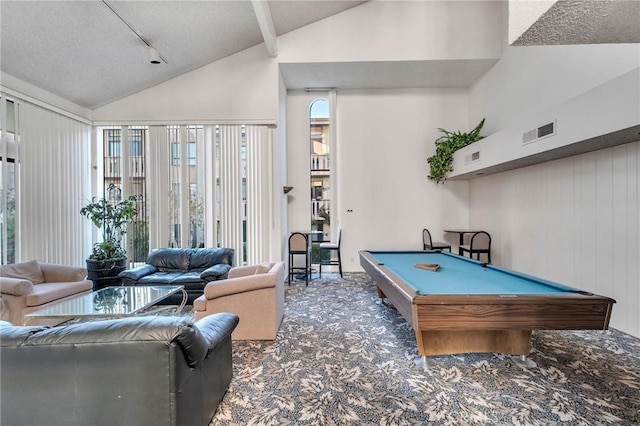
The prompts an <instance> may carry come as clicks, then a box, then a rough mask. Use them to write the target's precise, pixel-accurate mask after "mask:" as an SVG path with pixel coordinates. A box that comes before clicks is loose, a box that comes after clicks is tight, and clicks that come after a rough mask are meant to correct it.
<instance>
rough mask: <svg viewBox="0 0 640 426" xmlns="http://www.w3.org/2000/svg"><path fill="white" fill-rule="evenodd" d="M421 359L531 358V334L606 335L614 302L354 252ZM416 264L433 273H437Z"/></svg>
mask: <svg viewBox="0 0 640 426" xmlns="http://www.w3.org/2000/svg"><path fill="white" fill-rule="evenodd" d="M359 255H360V264H361V265H362V267H363V268H364V270H365V271H366V272H367V273H368V274H369V275H370V276H371V278H372V279H373V281H374V282H375V283H376V285H377V287H378V296H379V297H380V298H383V299H384V298H386V299H387V300H388V301H390V302H391V303H392V304H393V305H394V306H395V307H396V309H398V311H399V312H400V314H401V315H402V316H403V317H404V318H405V319H406V320H407V322H408V323H409V324H410V325H411V326H412V327H413V329H414V331H415V334H416V340H417V344H418V352H419V354H420V355H421V356H422V357H423V358H424V359H425V360H426V358H425V357H426V356H434V355H449V354H456V353H469V352H497V353H504V354H511V355H521V356H522V357H523V358H525V356H526V355H528V354H529V347H530V342H531V332H532V330H577V329H580V330H592V329H598V330H606V329H607V328H608V326H609V319H610V317H611V310H612V308H613V304H614V303H615V300H613V299H610V298H608V297H603V296H598V295H595V294H592V293H588V292H585V291H581V290H578V289H575V288H571V287H567V286H564V285H561V284H557V283H553V282H550V281H546V280H543V279H539V278H535V277H532V276H528V275H525V274H520V273H518V272H514V271H510V270H508V269H504V268H499V267H497V266H493V265H488V264H486V263H482V262H479V261H476V260H472V259H469V258H467V257H462V256H459V255H456V254H451V253H446V252H439V251H360V252H359ZM416 264H435V265H439V269H438V270H436V271H431V270H426V269H422V268H419V267H416Z"/></svg>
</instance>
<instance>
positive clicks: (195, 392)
mask: <svg viewBox="0 0 640 426" xmlns="http://www.w3.org/2000/svg"><path fill="white" fill-rule="evenodd" d="M237 324H238V317H237V316H236V315H234V314H230V313H219V314H216V315H212V316H208V317H206V318H203V319H201V320H199V321H197V322H196V323H193V322H191V321H189V320H186V319H182V318H179V317H161V316H157V317H131V318H123V319H115V320H105V321H94V322H87V323H80V324H72V325H66V326H65V325H63V326H57V327H51V328H49V327H42V326H33V327H19V326H13V325H11V323H9V322H6V321H0V345H1V350H2V357H1V358H0V369H1V370H2V375H1V376H0V387H1V388H2V392H1V393H0V398H1V399H0V403H1V406H2V410H1V411H0V424H2V425H3V426H4V425H7V426H19V425H47V426H56V425H60V426H87V425H91V426H102V425H104V426H146V425H149V426H158V425H172V426H173V425H175V426H197V425H202V426H207V425H208V424H209V422H210V421H211V418H212V417H213V415H214V413H215V411H216V408H217V406H218V404H219V403H220V401H221V400H222V397H223V396H224V394H225V392H226V390H227V388H228V386H229V383H230V382H231V378H232V375H233V367H232V358H231V344H232V343H231V332H232V331H233V330H234V329H235V327H236V325H237Z"/></svg>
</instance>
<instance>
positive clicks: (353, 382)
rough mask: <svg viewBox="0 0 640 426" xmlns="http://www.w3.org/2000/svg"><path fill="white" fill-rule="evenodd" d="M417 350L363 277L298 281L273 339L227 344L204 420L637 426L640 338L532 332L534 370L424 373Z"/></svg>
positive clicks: (445, 367) (465, 358)
mask: <svg viewBox="0 0 640 426" xmlns="http://www.w3.org/2000/svg"><path fill="white" fill-rule="evenodd" d="M614 309H615V308H614ZM416 357H417V349H416V342H415V336H414V333H413V330H412V329H411V327H410V326H409V325H408V324H407V323H406V321H405V320H404V319H403V318H402V317H401V316H400V314H399V313H398V312H397V311H396V310H395V309H394V308H393V307H392V306H389V305H386V304H381V303H379V302H378V298H377V295H376V292H375V286H374V284H373V283H372V282H371V281H370V279H369V278H368V276H367V275H366V274H363V273H362V274H357V273H354V274H345V278H344V279H342V280H341V279H340V278H339V276H338V275H334V274H328V276H327V278H326V279H325V278H323V279H322V280H320V279H314V280H313V281H311V283H310V284H309V287H305V285H304V281H296V282H294V283H292V285H291V286H290V287H287V288H286V307H285V317H284V320H283V323H282V326H281V328H280V332H279V333H278V338H277V339H276V340H275V341H274V342H258V341H246V342H234V378H233V381H232V383H231V386H230V388H229V390H228V391H227V393H226V395H225V397H224V399H223V401H222V403H221V404H220V406H219V408H218V411H217V413H216V415H215V416H214V418H213V420H212V422H211V425H212V426H217V425H345V424H349V425H420V424H426V423H429V424H434V425H549V424H563V425H605V424H620V425H634V424H640V339H637V338H634V337H631V336H629V335H626V334H624V333H621V332H619V331H617V330H610V331H605V332H603V331H544V332H534V334H533V338H532V350H531V354H530V360H531V361H533V362H534V363H535V365H533V366H530V367H522V366H520V365H519V364H517V363H515V362H514V361H513V359H512V358H511V357H509V356H503V355H498V354H464V355H456V356H440V357H434V358H432V360H433V362H432V364H433V365H432V366H431V367H430V368H429V369H428V370H424V369H422V368H421V367H419V366H416V365H415V364H414V359H415V358H416Z"/></svg>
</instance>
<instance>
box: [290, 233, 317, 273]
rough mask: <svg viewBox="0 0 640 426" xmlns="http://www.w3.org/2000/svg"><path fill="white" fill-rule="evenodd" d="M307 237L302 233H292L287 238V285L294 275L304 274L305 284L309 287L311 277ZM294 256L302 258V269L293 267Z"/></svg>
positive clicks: (309, 245)
mask: <svg viewBox="0 0 640 426" xmlns="http://www.w3.org/2000/svg"><path fill="white" fill-rule="evenodd" d="M309 243H310V241H309V235H308V234H303V233H302V232H293V233H292V234H291V235H290V236H289V277H288V279H287V283H288V284H289V285H291V277H292V276H293V275H294V274H300V273H304V280H305V284H306V285H309V275H311V244H309ZM294 256H304V267H303V266H294Z"/></svg>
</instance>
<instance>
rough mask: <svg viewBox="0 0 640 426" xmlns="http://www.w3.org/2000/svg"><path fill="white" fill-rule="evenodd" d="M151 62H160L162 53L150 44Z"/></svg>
mask: <svg viewBox="0 0 640 426" xmlns="http://www.w3.org/2000/svg"><path fill="white" fill-rule="evenodd" d="M149 62H151V63H152V64H159V63H160V54H159V53H158V51H157V50H156V48H155V47H152V46H149Z"/></svg>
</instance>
